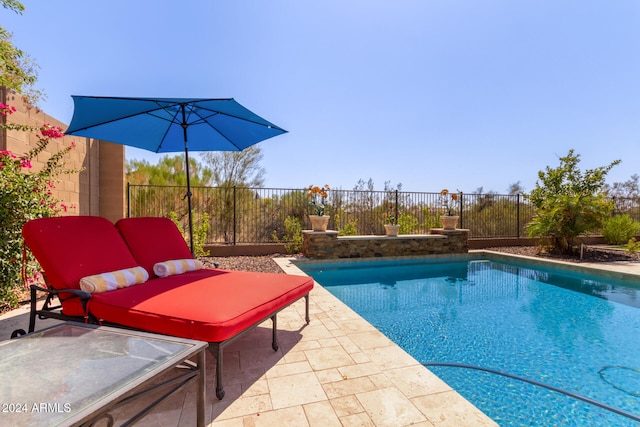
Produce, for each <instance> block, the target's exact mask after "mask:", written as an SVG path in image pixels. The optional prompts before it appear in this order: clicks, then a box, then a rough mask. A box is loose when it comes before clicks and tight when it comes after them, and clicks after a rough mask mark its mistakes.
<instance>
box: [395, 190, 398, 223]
mask: <svg viewBox="0 0 640 427" xmlns="http://www.w3.org/2000/svg"><path fill="white" fill-rule="evenodd" d="M395 215H396V223H397V222H398V189H396V213H395Z"/></svg>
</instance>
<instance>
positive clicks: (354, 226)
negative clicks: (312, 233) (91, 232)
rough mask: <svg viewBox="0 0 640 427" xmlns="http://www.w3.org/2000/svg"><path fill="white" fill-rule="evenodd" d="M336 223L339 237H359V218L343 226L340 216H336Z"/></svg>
mask: <svg viewBox="0 0 640 427" xmlns="http://www.w3.org/2000/svg"><path fill="white" fill-rule="evenodd" d="M334 221H335V223H336V228H337V229H338V236H357V235H358V219H357V218H356V219H354V220H352V221H349V222H347V223H346V224H344V225H342V221H341V217H340V215H339V214H335V216H334Z"/></svg>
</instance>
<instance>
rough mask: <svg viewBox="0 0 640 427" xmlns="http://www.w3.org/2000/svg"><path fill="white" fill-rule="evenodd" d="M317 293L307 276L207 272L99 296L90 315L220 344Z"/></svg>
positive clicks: (178, 276)
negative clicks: (296, 301)
mask: <svg viewBox="0 0 640 427" xmlns="http://www.w3.org/2000/svg"><path fill="white" fill-rule="evenodd" d="M312 288H313V280H312V279H310V278H308V277H305V276H289V275H285V274H269V273H252V272H241V271H225V270H216V269H204V270H199V271H192V272H189V273H184V274H180V275H176V276H170V277H164V278H156V279H153V280H150V281H149V282H147V283H145V284H143V285H137V286H132V287H130V288H125V289H118V290H115V291H110V292H105V293H102V294H94V295H93V296H92V298H91V300H90V301H89V310H90V312H91V313H92V314H93V315H94V316H96V317H97V318H98V319H102V320H106V321H109V322H113V323H118V324H121V325H127V326H133V327H136V328H140V329H144V330H146V331H150V332H159V333H163V334H167V335H173V336H179V337H183V338H190V339H197V340H203V341H208V342H221V341H224V340H226V339H228V338H230V337H232V336H234V335H236V334H237V333H239V332H241V331H243V330H244V329H246V328H248V327H249V326H251V325H253V324H254V323H256V322H257V321H258V320H260V319H263V318H265V317H267V316H268V315H269V314H270V313H273V312H274V311H277V310H278V309H280V308H282V307H284V306H286V305H287V304H289V303H291V302H292V301H295V300H297V299H298V298H301V297H302V296H304V295H305V294H307V293H309V291H310V290H311V289H312Z"/></svg>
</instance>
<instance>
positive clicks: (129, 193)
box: [127, 182, 131, 218]
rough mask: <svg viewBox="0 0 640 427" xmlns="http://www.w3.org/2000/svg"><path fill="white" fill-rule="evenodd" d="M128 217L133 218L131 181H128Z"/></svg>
mask: <svg viewBox="0 0 640 427" xmlns="http://www.w3.org/2000/svg"><path fill="white" fill-rule="evenodd" d="M127 218H131V183H130V182H127Z"/></svg>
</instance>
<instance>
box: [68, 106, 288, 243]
mask: <svg viewBox="0 0 640 427" xmlns="http://www.w3.org/2000/svg"><path fill="white" fill-rule="evenodd" d="M72 98H73V104H74V110H73V117H72V118H71V124H69V128H68V129H67V131H66V132H65V134H67V135H78V136H85V137H89V138H95V139H99V140H103V141H109V142H115V143H117V144H122V145H127V146H130V147H137V148H142V149H145V150H149V151H153V152H155V153H175V152H183V151H184V153H185V162H186V163H185V166H186V173H187V194H186V197H187V201H188V212H189V238H190V245H191V252H192V253H193V251H194V250H193V218H192V213H191V195H192V194H191V182H190V177H189V150H191V151H242V150H244V149H245V148H247V147H250V146H252V145H254V144H257V143H258V142H261V141H264V140H265V139H269V138H272V137H274V136H277V135H280V134H282V133H285V132H286V130H284V129H282V128H280V127H278V126H276V125H274V124H273V123H271V122H269V121H267V120H265V119H263V118H262V117H260V116H258V115H257V114H255V113H253V112H251V111H250V110H248V109H247V108H245V107H243V106H242V105H240V104H239V103H238V102H237V101H236V100H235V99H232V98H226V99H206V98H126V97H102V96H76V95H72Z"/></svg>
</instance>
